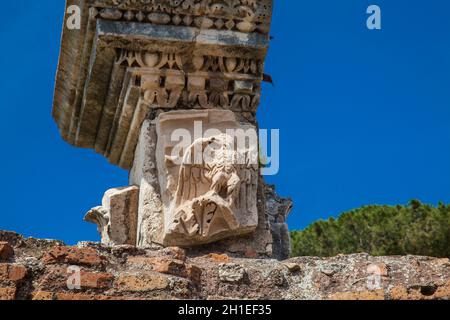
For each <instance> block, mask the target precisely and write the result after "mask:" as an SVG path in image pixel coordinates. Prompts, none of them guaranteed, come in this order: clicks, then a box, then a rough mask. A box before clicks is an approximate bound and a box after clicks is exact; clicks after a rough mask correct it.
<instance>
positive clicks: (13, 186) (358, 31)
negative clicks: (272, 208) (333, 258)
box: [0, 0, 450, 243]
mask: <svg viewBox="0 0 450 320" xmlns="http://www.w3.org/2000/svg"><path fill="white" fill-rule="evenodd" d="M370 4H377V5H379V6H380V7H381V9H382V14H383V25H382V27H383V29H382V31H369V30H368V29H367V28H366V26H365V21H366V17H367V15H366V14H365V11H366V8H367V7H368V5H370ZM63 12H64V1H63V0H52V1H31V0H28V1H25V0H14V1H6V2H5V3H3V4H2V12H1V13H0V15H1V17H0V18H1V19H0V36H1V39H2V44H1V46H2V50H1V53H0V55H1V59H0V70H1V76H0V97H1V100H0V101H1V102H0V108H1V117H0V137H1V139H2V149H1V150H2V151H1V157H0V170H1V183H0V199H1V202H2V203H1V207H0V229H7V230H14V231H17V232H19V233H22V234H24V235H26V236H35V237H42V238H57V239H62V240H64V241H66V242H68V243H76V242H77V241H79V240H98V236H97V233H96V230H95V226H93V225H89V224H87V223H84V222H83V221H82V218H83V215H84V213H85V212H86V211H87V210H89V209H90V208H91V207H94V206H96V205H98V204H99V203H100V201H101V198H102V195H103V193H104V191H106V190H107V189H109V188H112V187H118V186H124V185H126V184H127V180H128V179H127V176H128V174H127V172H125V171H123V170H121V169H118V168H116V167H114V166H112V165H109V164H108V163H107V161H106V160H105V159H104V158H102V157H101V156H99V155H96V154H95V153H94V152H93V151H91V150H80V149H76V148H73V147H71V146H69V145H68V144H66V143H64V142H63V141H62V140H61V138H60V137H59V134H58V131H57V130H56V126H55V124H54V122H53V120H52V118H51V106H52V95H53V86H54V78H55V72H56V65H57V60H58V54H59V41H60V31H61V25H62V18H63ZM272 35H273V36H274V40H273V41H272V44H271V49H270V52H269V56H268V60H267V65H266V72H267V73H269V74H271V75H272V77H273V79H274V81H275V87H272V86H270V85H265V86H264V96H263V102H262V105H261V107H260V109H259V120H260V124H261V126H262V127H263V128H279V129H280V130H281V139H282V141H281V172H280V174H279V175H278V176H275V177H271V178H269V181H270V182H271V183H276V184H277V186H278V190H279V193H281V194H282V195H286V196H289V195H290V196H292V197H293V199H294V201H295V209H294V211H293V213H292V216H291V218H290V226H291V228H292V229H298V228H303V227H305V226H307V225H308V224H310V223H311V222H313V221H315V220H317V219H320V218H327V217H329V216H337V215H339V214H340V213H342V212H343V211H347V210H349V209H353V208H356V207H359V206H363V205H368V204H405V203H407V202H408V201H409V200H410V199H413V198H417V199H420V200H422V201H424V202H428V203H433V204H435V203H437V202H438V201H444V202H447V203H448V202H450V1H448V0H421V1H418V0H414V1H412V0H373V1H365V0H358V1H355V0H278V1H277V3H276V7H275V13H274V21H273V29H272Z"/></svg>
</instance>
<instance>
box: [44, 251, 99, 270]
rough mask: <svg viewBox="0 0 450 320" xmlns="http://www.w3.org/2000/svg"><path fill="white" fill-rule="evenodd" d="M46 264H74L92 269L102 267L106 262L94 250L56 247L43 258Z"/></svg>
mask: <svg viewBox="0 0 450 320" xmlns="http://www.w3.org/2000/svg"><path fill="white" fill-rule="evenodd" d="M42 261H43V262H44V263H45V264H58V263H64V264H73V265H85V266H90V267H95V266H100V265H102V264H103V262H104V260H103V258H102V257H100V256H99V255H98V253H97V251H95V250H94V249H92V248H76V247H54V248H52V249H50V250H49V251H47V252H46V253H45V255H44V257H43V258H42Z"/></svg>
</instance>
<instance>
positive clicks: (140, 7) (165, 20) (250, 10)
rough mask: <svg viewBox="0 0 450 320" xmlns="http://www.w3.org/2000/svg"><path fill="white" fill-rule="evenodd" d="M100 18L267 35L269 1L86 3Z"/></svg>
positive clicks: (128, 0)
mask: <svg viewBox="0 0 450 320" xmlns="http://www.w3.org/2000/svg"><path fill="white" fill-rule="evenodd" d="M89 6H90V7H91V8H94V9H95V10H96V12H95V13H96V14H98V15H99V16H100V17H101V18H103V19H108V20H125V21H135V22H147V23H153V24H160V25H177V26H187V27H197V28H201V29H217V30H233V31H240V32H244V33H252V32H258V33H262V34H267V33H268V32H269V30H270V22H271V16H272V0H222V1H217V0H90V1H89Z"/></svg>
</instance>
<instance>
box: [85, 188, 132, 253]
mask: <svg viewBox="0 0 450 320" xmlns="http://www.w3.org/2000/svg"><path fill="white" fill-rule="evenodd" d="M138 196H139V188H138V187H135V186H132V187H125V188H117V189H111V190H108V191H107V192H106V193H105V196H104V197H103V201H102V206H99V207H95V208H93V209H91V210H90V211H89V212H88V213H87V214H86V216H85V218H84V219H85V221H87V222H92V223H95V224H96V225H97V227H98V231H99V233H100V234H101V236H102V243H104V244H107V245H123V244H128V245H135V244H136V238H137V234H136V233H137V216H138Z"/></svg>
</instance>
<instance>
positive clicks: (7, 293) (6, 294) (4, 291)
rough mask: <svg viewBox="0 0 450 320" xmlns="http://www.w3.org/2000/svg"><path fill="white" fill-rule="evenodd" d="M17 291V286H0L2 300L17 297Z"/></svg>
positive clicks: (0, 298)
mask: <svg viewBox="0 0 450 320" xmlns="http://www.w3.org/2000/svg"><path fill="white" fill-rule="evenodd" d="M16 291H17V289H16V288H15V287H6V288H0V300H2V301H5V300H14V299H16Z"/></svg>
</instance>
